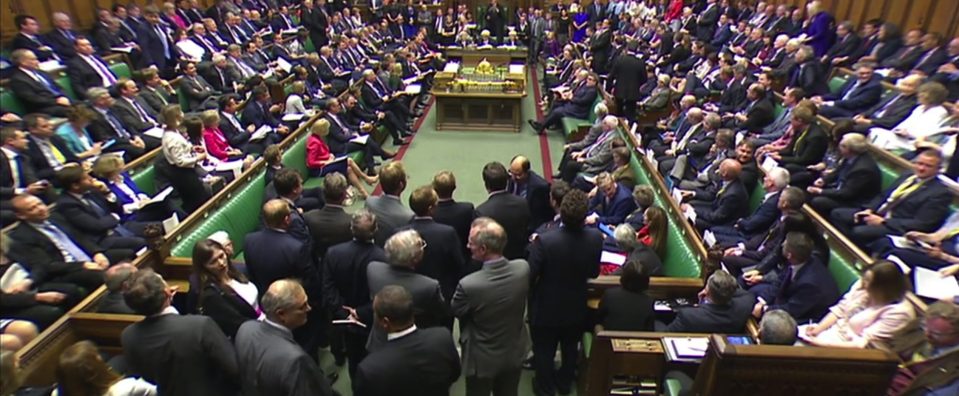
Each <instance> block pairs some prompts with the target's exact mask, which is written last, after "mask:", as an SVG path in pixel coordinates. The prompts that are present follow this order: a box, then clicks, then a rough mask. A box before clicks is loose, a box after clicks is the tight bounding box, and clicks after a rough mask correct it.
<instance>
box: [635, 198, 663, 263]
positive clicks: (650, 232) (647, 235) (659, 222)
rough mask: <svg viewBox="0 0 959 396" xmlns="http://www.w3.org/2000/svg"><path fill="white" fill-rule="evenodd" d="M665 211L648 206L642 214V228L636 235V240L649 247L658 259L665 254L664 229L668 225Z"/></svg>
mask: <svg viewBox="0 0 959 396" xmlns="http://www.w3.org/2000/svg"><path fill="white" fill-rule="evenodd" d="M667 222H668V220H667V218H666V211H665V210H663V208H660V207H658V206H650V207H649V209H646V212H644V213H643V223H644V224H645V225H643V228H640V229H639V231H638V232H637V233H636V239H638V240H639V242H640V243H642V244H643V245H646V246H649V247H650V248H651V249H653V251H654V252H656V254H657V255H658V256H659V257H665V253H666V227H667V226H668V225H669V224H668V223H667Z"/></svg>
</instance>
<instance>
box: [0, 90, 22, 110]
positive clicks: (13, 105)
mask: <svg viewBox="0 0 959 396" xmlns="http://www.w3.org/2000/svg"><path fill="white" fill-rule="evenodd" d="M0 111H3V112H11V113H14V114H19V115H26V109H24V107H23V103H20V100H19V99H17V97H16V96H14V95H13V91H11V90H9V89H0Z"/></svg>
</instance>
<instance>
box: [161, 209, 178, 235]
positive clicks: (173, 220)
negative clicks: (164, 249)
mask: <svg viewBox="0 0 959 396" xmlns="http://www.w3.org/2000/svg"><path fill="white" fill-rule="evenodd" d="M178 225H180V218H179V217H177V215H176V213H174V214H173V215H171V216H170V217H169V218H167V219H166V220H163V233H164V234H166V235H170V232H172V231H173V230H174V229H176V227H177V226H178Z"/></svg>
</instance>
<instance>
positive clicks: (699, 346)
mask: <svg viewBox="0 0 959 396" xmlns="http://www.w3.org/2000/svg"><path fill="white" fill-rule="evenodd" d="M663 346H664V347H665V348H664V349H665V350H666V355H667V357H668V358H669V360H678V361H697V360H700V359H702V358H703V356H706V349H708V348H709V338H707V337H663Z"/></svg>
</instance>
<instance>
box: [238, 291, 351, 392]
mask: <svg viewBox="0 0 959 396" xmlns="http://www.w3.org/2000/svg"><path fill="white" fill-rule="evenodd" d="M260 308H262V309H263V313H264V314H266V320H263V321H256V320H250V321H247V322H246V323H243V325H241V326H240V330H239V331H237V333H236V352H237V353H236V354H237V361H238V363H239V366H240V372H241V373H242V378H241V381H242V384H243V392H242V394H244V395H299V396H313V395H319V396H325V395H333V390H332V389H331V388H330V384H329V383H328V382H327V381H326V376H324V375H323V371H322V370H320V367H319V366H317V364H316V362H315V361H313V359H312V358H310V356H309V355H307V354H306V352H304V351H303V349H302V348H300V346H299V345H298V344H297V343H296V341H294V340H293V332H292V330H293V329H295V328H297V327H300V326H303V325H304V324H306V319H307V312H309V311H310V309H311V308H310V304H309V303H308V302H307V297H306V292H305V291H304V290H303V286H300V283H299V282H297V281H295V280H292V279H281V280H278V281H276V282H273V283H272V284H271V285H270V287H269V289H267V291H266V293H265V294H263V297H262V298H261V299H260Z"/></svg>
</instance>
